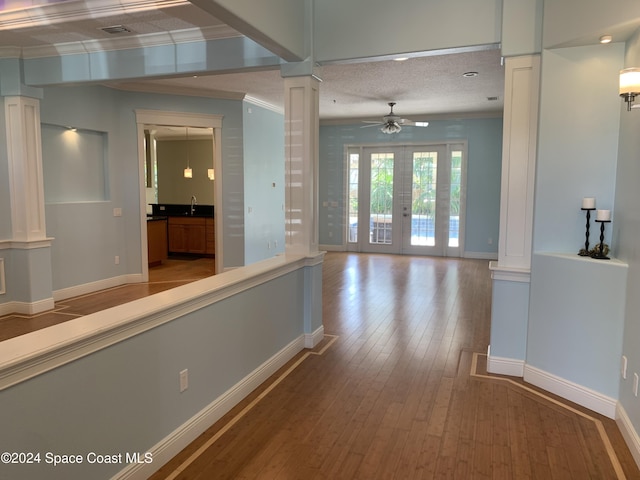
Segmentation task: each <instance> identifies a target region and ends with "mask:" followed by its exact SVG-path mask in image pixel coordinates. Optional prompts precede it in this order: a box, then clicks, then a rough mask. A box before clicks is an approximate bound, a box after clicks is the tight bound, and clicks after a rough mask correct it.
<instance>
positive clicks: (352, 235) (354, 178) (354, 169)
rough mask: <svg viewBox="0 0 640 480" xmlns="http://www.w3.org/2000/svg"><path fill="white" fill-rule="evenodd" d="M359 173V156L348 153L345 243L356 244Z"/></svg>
mask: <svg viewBox="0 0 640 480" xmlns="http://www.w3.org/2000/svg"><path fill="white" fill-rule="evenodd" d="M359 173H360V154H359V153H349V206H348V208H349V212H348V216H349V231H348V232H347V242H348V243H357V242H358V188H359V180H358V179H359Z"/></svg>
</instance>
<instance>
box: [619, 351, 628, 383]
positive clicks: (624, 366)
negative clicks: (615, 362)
mask: <svg viewBox="0 0 640 480" xmlns="http://www.w3.org/2000/svg"><path fill="white" fill-rule="evenodd" d="M620 375H622V378H624V379H625V380H626V379H627V357H626V356H624V355H623V356H622V364H621V365H620Z"/></svg>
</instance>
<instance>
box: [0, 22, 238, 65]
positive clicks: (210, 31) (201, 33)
mask: <svg viewBox="0 0 640 480" xmlns="http://www.w3.org/2000/svg"><path fill="white" fill-rule="evenodd" d="M241 36H242V35H241V34H239V33H238V32H237V31H235V30H233V29H232V28H231V27H228V26H227V25H215V26H212V27H204V28H189V29H185V30H175V31H172V32H160V33H149V34H146V35H135V36H129V37H118V38H107V39H100V40H85V41H81V42H68V43H57V44H54V45H39V46H35V47H23V48H22V55H21V56H22V58H25V59H32V58H44V57H58V56H61V55H82V54H87V53H95V52H104V51H114V50H129V49H133V48H146V47H157V46H163V45H177V44H181V43H191V42H202V41H207V40H219V39H222V38H232V37H241ZM9 48H10V47H9ZM2 53H3V52H2V50H0V55H2ZM12 53H14V52H13V51H12Z"/></svg>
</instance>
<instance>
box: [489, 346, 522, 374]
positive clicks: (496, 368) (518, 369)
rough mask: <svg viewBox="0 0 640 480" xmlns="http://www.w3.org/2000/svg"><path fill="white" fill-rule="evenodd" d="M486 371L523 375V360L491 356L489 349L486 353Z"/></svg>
mask: <svg viewBox="0 0 640 480" xmlns="http://www.w3.org/2000/svg"><path fill="white" fill-rule="evenodd" d="M487 372H489V373H494V374H497V375H509V376H511V377H523V376H524V360H517V359H515V358H504V357H493V356H491V350H489V355H487Z"/></svg>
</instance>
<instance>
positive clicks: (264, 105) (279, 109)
mask: <svg viewBox="0 0 640 480" xmlns="http://www.w3.org/2000/svg"><path fill="white" fill-rule="evenodd" d="M244 101H245V102H247V103H250V104H252V105H255V106H256V107H262V108H264V109H266V110H271V111H272V112H275V113H279V114H281V115H284V107H279V106H278V105H274V104H273V103H269V102H266V101H264V100H260V99H259V98H256V97H252V96H251V95H245V96H244Z"/></svg>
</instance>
